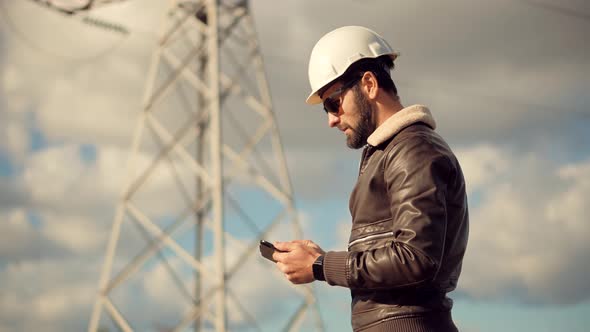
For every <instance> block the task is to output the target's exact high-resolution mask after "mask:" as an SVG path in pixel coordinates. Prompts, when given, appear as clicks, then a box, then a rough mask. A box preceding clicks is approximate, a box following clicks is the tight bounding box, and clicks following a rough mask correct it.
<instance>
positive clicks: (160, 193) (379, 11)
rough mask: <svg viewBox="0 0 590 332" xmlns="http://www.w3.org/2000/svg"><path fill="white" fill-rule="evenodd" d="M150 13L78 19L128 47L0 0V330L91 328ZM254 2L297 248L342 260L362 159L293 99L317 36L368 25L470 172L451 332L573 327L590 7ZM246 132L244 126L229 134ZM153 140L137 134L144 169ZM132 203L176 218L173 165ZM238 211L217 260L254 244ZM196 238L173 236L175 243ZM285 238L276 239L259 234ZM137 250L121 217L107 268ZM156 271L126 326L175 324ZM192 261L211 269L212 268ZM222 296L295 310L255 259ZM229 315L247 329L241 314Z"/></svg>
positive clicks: (341, 306)
mask: <svg viewBox="0 0 590 332" xmlns="http://www.w3.org/2000/svg"><path fill="white" fill-rule="evenodd" d="M165 5H166V3H164V2H161V1H157V0H149V1H142V2H140V1H133V0H130V1H123V2H121V3H115V4H112V5H108V6H105V7H102V8H99V9H97V10H96V11H94V12H92V17H94V18H100V19H102V20H104V21H108V22H112V23H116V24H119V25H122V26H124V27H125V28H126V29H128V30H129V31H130V33H129V35H126V36H123V35H120V34H116V33H111V32H107V31H104V30H101V29H97V28H96V27H93V26H90V25H87V24H83V22H82V18H83V16H78V17H69V18H68V17H65V16H63V15H59V14H57V13H53V12H51V11H49V10H47V9H45V8H43V7H42V6H39V5H38V4H35V3H34V2H32V1H22V2H11V3H5V4H3V5H2V8H1V9H2V11H3V14H2V15H1V16H0V27H1V29H0V46H1V47H0V254H1V255H0V284H2V290H1V292H0V332H3V331H30V330H38V329H39V328H40V327H43V329H44V330H46V331H80V330H85V329H86V326H87V324H88V319H89V317H90V310H91V307H92V304H93V301H94V294H95V292H96V289H97V285H98V280H99V273H100V269H101V267H102V264H103V260H104V252H105V248H106V244H107V240H108V237H109V232H110V229H111V225H112V221H113V217H114V215H115V209H116V203H117V199H118V197H119V195H120V192H121V190H122V188H123V184H124V179H125V174H126V165H127V164H126V161H127V159H128V155H129V148H130V145H131V137H132V133H133V128H134V126H135V124H136V122H137V120H138V115H139V114H140V110H141V100H142V94H143V89H144V87H145V81H146V78H147V75H146V74H147V68H148V65H149V58H150V54H151V52H152V51H153V49H154V44H155V42H156V33H157V31H158V27H159V22H160V20H161V19H162V18H163V13H164V12H165ZM250 8H251V11H252V14H253V16H254V18H255V20H256V21H255V22H256V31H257V34H258V38H259V41H260V49H261V52H262V55H263V57H264V60H265V66H266V69H267V77H268V81H269V85H270V90H271V96H272V99H273V105H274V111H275V114H276V119H277V126H278V128H279V130H280V132H281V136H282V141H283V146H284V149H285V155H286V158H287V164H288V168H289V171H290V177H291V182H292V184H293V189H294V193H295V202H296V207H297V209H298V216H299V219H300V221H301V223H302V225H303V231H304V236H305V237H306V238H309V239H312V240H314V241H315V242H317V243H318V244H320V245H321V246H322V247H323V248H324V249H326V250H344V249H345V248H346V240H347V237H348V234H347V232H348V230H349V227H350V215H349V213H348V195H349V193H350V191H351V189H352V187H353V185H354V181H355V177H356V171H357V166H358V159H359V151H356V150H349V149H347V148H346V146H345V144H344V137H343V136H342V133H340V132H338V131H336V130H330V128H328V126H327V119H326V118H325V115H324V113H323V112H322V111H321V110H319V108H317V107H316V108H313V107H308V106H307V105H305V104H304V100H305V98H306V96H307V95H308V90H309V86H308V83H307V75H306V73H307V60H308V59H307V57H308V55H309V53H310V51H311V48H312V47H313V45H314V44H315V42H316V41H317V40H318V39H319V38H320V37H321V36H322V35H323V34H324V33H326V32H328V31H330V30H332V29H334V28H336V27H339V26H343V25H364V26H367V27H370V28H372V29H374V30H376V31H378V32H379V33H380V34H382V35H383V36H384V37H385V38H386V39H388V40H389V41H390V44H391V45H392V46H393V47H394V48H395V49H397V50H399V51H400V52H401V56H400V58H399V59H398V60H397V61H396V69H395V70H394V71H393V78H394V81H395V82H396V84H397V86H398V90H399V91H400V95H401V99H402V103H404V105H411V104H424V105H427V106H428V107H430V109H431V111H432V113H433V115H434V118H435V119H436V121H437V124H438V129H437V130H438V131H439V132H440V133H441V134H442V135H443V136H444V137H445V138H446V139H447V140H448V142H449V143H450V145H451V147H452V148H453V150H454V151H455V152H456V154H457V156H458V158H459V160H460V162H461V165H462V167H463V170H464V172H465V176H466V179H467V185H468V191H469V200H470V217H471V233H470V240H469V241H470V242H469V248H468V252H467V255H466V257H465V261H464V266H463V273H462V276H461V280H460V282H459V287H458V289H457V290H456V291H455V292H453V293H452V294H451V296H452V297H453V298H454V300H455V307H454V310H453V316H454V318H455V321H456V322H457V324H458V325H459V326H460V328H461V331H468V332H474V331H478V332H488V331H498V330H504V331H585V330H587V329H588V328H587V327H588V326H590V318H589V317H590V286H589V285H590V284H589V283H588V282H587V279H588V277H587V276H588V275H589V274H590V264H589V263H588V262H589V260H588V254H590V245H589V244H588V243H589V242H588V241H587V239H588V237H590V227H589V226H588V217H587V216H588V215H589V214H590V209H589V207H588V206H590V204H588V197H590V134H588V132H589V131H588V126H589V125H590V110H589V109H588V105H589V96H590V94H589V93H588V91H589V90H590V56H589V55H590V48H589V47H588V45H587V43H586V42H585V41H586V39H587V35H588V34H589V33H590V20H589V19H588V17H589V16H590V6H588V4H587V3H585V2H584V1H582V0H562V1H557V2H550V1H548V0H522V1H508V0H501V1H495V2H488V1H479V0H478V1H467V0H453V1H447V2H444V3H442V2H441V3H438V2H437V3H433V2H431V1H398V2H395V3H394V2H391V1H378V0H373V1H364V2H363V1H335V0H329V1H328V0H327V1H322V2H318V1H307V0H298V1H284V2H281V3H280V4H277V3H276V2H273V1H270V0H260V1H255V0H252V1H251V2H250ZM234 103H235V101H230V103H229V106H228V107H230V106H235V104H234ZM182 107H183V101H182V96H181V95H180V93H179V94H174V95H171V96H170V97H169V98H167V99H166V100H165V101H164V102H163V104H162V108H161V109H164V110H166V109H169V110H171V112H173V111H176V112H177V113H173V114H174V116H173V117H172V119H165V118H164V117H162V118H161V119H162V121H168V122H167V124H169V125H170V126H171V127H174V126H178V125H179V124H181V123H182V119H184V118H183V117H182V116H183V115H181V113H179V112H180V111H181V109H182ZM161 109H160V110H161ZM237 116H238V117H239V116H240V115H239V114H238V115H237ZM252 119H254V118H239V120H241V121H242V122H243V124H244V125H247V124H249V121H250V122H251V121H252ZM226 120H227V119H226ZM228 123H229V122H228ZM228 128H233V127H231V126H230V125H228ZM230 131H231V130H230ZM228 139H229V138H228ZM231 139H234V140H236V137H232V138H231ZM238 141H239V139H238ZM150 144H151V145H150ZM154 144H155V143H154V142H152V141H151V140H149V139H148V140H147V142H146V147H145V149H144V150H142V153H141V154H140V156H139V164H140V165H145V164H146V163H147V162H148V160H150V158H151V157H152V156H151V155H150V151H153V145H154ZM261 149H262V150H261V151H262V154H264V155H268V153H269V150H265V149H264V147H262V148H261ZM179 171H180V173H181V174H183V175H186V174H187V170H186V169H182V168H181V169H180V170H179ZM190 181H192V179H191V180H190ZM250 181H251V179H249V178H248V177H247V176H246V177H241V178H238V179H237V180H235V181H233V184H232V185H231V189H232V195H233V196H235V197H234V198H235V199H236V200H237V201H238V202H239V203H240V206H242V208H243V209H244V211H245V212H246V213H247V214H248V215H249V216H250V218H251V219H252V220H254V222H255V223H256V224H257V227H259V228H263V227H264V226H265V225H267V224H268V222H269V220H271V219H272V217H273V216H274V215H275V214H276V213H277V212H278V205H276V203H269V202H268V201H267V200H268V196H265V195H263V194H260V193H255V192H252V191H249V190H248V189H245V188H244V187H245V186H247V185H248V184H251V182H250ZM187 183H190V182H187ZM142 190H143V191H142V192H141V195H140V196H138V197H137V202H138V204H140V203H142V204H145V208H146V211H147V213H149V214H153V215H156V216H160V219H158V222H160V223H161V224H165V223H168V222H170V220H171V216H172V215H175V214H177V213H178V212H179V211H180V210H181V209H182V207H183V198H182V196H181V195H180V194H178V193H177V192H175V191H174V182H173V177H172V176H171V175H170V173H169V169H163V170H162V171H161V173H158V176H156V177H155V178H154V180H153V182H150V183H149V184H148V185H146V187H145V188H144V189H142ZM237 215H238V214H237V212H236V211H235V210H232V209H228V212H227V219H226V225H227V226H228V229H230V233H231V235H232V237H231V238H228V241H227V242H228V262H230V264H233V263H235V262H237V259H238V257H239V254H240V253H241V252H242V251H243V250H244V248H245V247H246V246H247V245H248V244H249V243H251V241H253V238H252V233H251V230H250V229H249V226H247V225H246V224H245V223H242V222H241V221H239V218H236V216H237ZM191 231H192V229H191V228H186V229H184V230H183V231H181V232H180V234H179V235H178V238H177V239H178V240H179V242H180V243H182V244H184V245H186V246H187V247H188V248H191V246H192V241H193V240H192V233H191ZM183 232H184V233H183ZM292 236H293V235H292V231H291V230H290V229H289V228H288V227H283V226H281V227H280V228H279V229H277V230H276V231H275V232H273V233H271V235H269V240H274V239H277V240H278V239H285V240H286V239H290V238H291V237H292ZM208 243H209V242H208ZM144 246H145V241H144V238H143V235H142V233H141V232H138V229H137V228H136V227H135V226H134V224H133V223H132V222H130V221H126V222H125V223H124V225H123V229H122V240H121V244H120V246H119V249H118V252H117V259H116V262H115V266H116V268H115V270H117V269H120V268H121V267H122V266H123V264H124V262H125V261H126V260H130V259H131V257H133V256H134V255H135V254H137V252H138V251H139V250H140V249H141V248H143V247H144ZM190 250H192V249H190ZM208 253H209V252H208V251H206V253H205V255H208ZM163 254H164V256H166V257H167V258H168V259H169V260H170V266H171V268H172V269H175V270H177V271H178V272H179V274H180V275H182V276H183V277H184V278H185V281H184V283H185V287H189V288H190V287H191V281H190V280H191V272H190V271H191V270H190V269H189V267H188V265H187V264H186V262H185V261H183V260H182V259H179V258H178V257H175V255H174V254H173V252H172V251H171V250H170V249H166V250H164V251H163ZM158 262H159V261H157V260H153V261H150V262H149V263H148V264H146V265H145V266H144V267H143V269H142V277H139V276H137V277H134V278H131V280H130V281H129V288H128V289H126V290H120V291H118V292H117V293H116V294H114V295H113V298H114V301H116V303H117V305H118V306H119V307H120V308H121V310H122V311H124V313H126V315H127V316H128V317H129V319H130V320H135V321H137V322H138V323H136V325H135V326H136V327H137V329H138V330H141V331H155V330H156V327H157V326H158V325H160V326H164V325H166V324H172V323H171V322H174V321H177V320H178V319H179V317H180V314H179V313H182V312H183V310H186V306H185V305H184V304H182V303H183V301H185V299H184V298H183V297H182V296H183V295H182V294H181V293H180V292H177V291H175V289H176V288H175V287H176V286H175V285H174V283H173V282H172V281H171V280H170V278H169V277H167V272H166V268H165V267H163V266H162V265H159V264H157V263H158ZM205 264H206V265H207V266H211V264H212V262H211V259H210V257H207V258H206V259H205ZM231 288H232V291H233V292H234V293H235V294H236V295H238V296H240V298H242V299H244V301H243V302H244V303H241V304H242V305H245V306H247V307H248V309H249V311H250V313H251V314H252V315H254V316H255V317H256V318H257V319H258V320H260V322H261V325H262V326H263V330H265V331H266V330H268V331H273V327H275V326H277V324H279V325H280V322H279V321H280V319H281V317H283V318H284V317H285V315H287V312H288V311H290V310H291V309H292V308H293V307H294V306H295V305H296V304H297V303H298V302H297V301H299V299H300V298H301V295H300V294H299V293H298V291H297V290H294V289H292V288H291V287H289V286H288V285H287V284H286V282H285V281H284V280H282V279H281V276H280V275H278V274H277V273H276V270H273V268H272V266H270V264H268V263H267V262H265V261H263V260H262V259H260V258H258V257H256V256H253V257H250V258H248V260H247V264H245V266H244V268H243V269H242V270H240V271H239V272H238V273H237V275H236V278H235V279H232V282H231ZM316 291H317V294H318V297H319V305H320V308H321V312H322V318H323V320H324V323H325V325H326V329H327V331H350V324H349V318H350V317H349V315H350V309H349V300H350V299H349V294H348V290H346V289H342V288H332V287H329V286H327V285H325V284H322V285H317V286H316ZM251 303H266V304H267V305H266V306H262V307H259V306H256V307H254V306H252V305H251ZM230 306H231V308H232V309H236V308H237V307H236V306H237V304H235V303H233V302H232V304H230ZM234 311H235V312H239V311H238V310H234ZM273 315H274V316H275V318H274V319H273V318H272V316H273ZM104 316H105V315H104V314H103V320H102V321H101V322H103V323H104V324H105V326H106V325H108V324H109V322H108V320H105V317H104ZM146 317H148V318H146ZM229 319H230V322H232V324H234V325H232V326H242V327H245V326H248V318H247V317H246V316H245V315H244V314H235V313H234V314H232V315H231V316H230V317H229ZM311 323H312V320H311V319H308V320H306V322H305V323H304V324H305V325H304V327H303V328H302V330H307V329H308V328H309V326H310V324H311ZM244 330H248V329H247V328H244Z"/></svg>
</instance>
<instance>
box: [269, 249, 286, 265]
mask: <svg viewBox="0 0 590 332" xmlns="http://www.w3.org/2000/svg"><path fill="white" fill-rule="evenodd" d="M277 249H278V248H277ZM288 254H289V253H288V252H278V251H276V250H275V251H273V253H272V259H274V260H275V261H276V262H284V261H285V259H287V255H288Z"/></svg>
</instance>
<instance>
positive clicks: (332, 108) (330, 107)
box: [324, 77, 359, 115]
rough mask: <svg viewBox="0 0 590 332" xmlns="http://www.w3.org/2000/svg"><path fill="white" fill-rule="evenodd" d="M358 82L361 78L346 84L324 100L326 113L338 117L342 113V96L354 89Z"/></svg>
mask: <svg viewBox="0 0 590 332" xmlns="http://www.w3.org/2000/svg"><path fill="white" fill-rule="evenodd" d="M358 80H359V78H358V77H357V78H354V79H352V80H351V81H348V82H347V83H344V84H343V85H342V86H341V87H340V88H338V89H336V91H334V92H332V93H331V94H330V95H329V96H327V97H326V98H324V111H326V113H330V114H333V115H337V114H338V113H339V112H340V100H341V99H342V94H343V93H344V92H346V90H348V89H350V88H352V87H353V86H354V85H355V84H356V83H357V82H358Z"/></svg>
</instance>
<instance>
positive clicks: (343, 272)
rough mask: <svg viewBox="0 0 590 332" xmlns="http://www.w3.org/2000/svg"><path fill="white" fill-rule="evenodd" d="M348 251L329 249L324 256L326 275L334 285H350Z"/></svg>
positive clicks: (328, 280) (327, 279)
mask: <svg viewBox="0 0 590 332" xmlns="http://www.w3.org/2000/svg"><path fill="white" fill-rule="evenodd" d="M347 261H348V252H346V251H328V252H327V253H326V256H325V257H324V277H325V278H326V282H327V283H328V284H330V285H332V286H342V287H348V279H347V275H348V265H347Z"/></svg>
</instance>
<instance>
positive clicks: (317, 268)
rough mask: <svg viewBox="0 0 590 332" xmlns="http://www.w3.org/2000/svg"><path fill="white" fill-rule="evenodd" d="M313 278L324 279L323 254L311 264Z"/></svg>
mask: <svg viewBox="0 0 590 332" xmlns="http://www.w3.org/2000/svg"><path fill="white" fill-rule="evenodd" d="M312 272H313V278H314V279H315V280H321V281H324V280H326V279H325V277H324V256H320V257H318V258H317V259H316V260H315V262H313V265H312Z"/></svg>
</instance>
